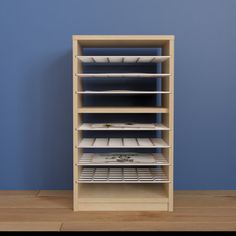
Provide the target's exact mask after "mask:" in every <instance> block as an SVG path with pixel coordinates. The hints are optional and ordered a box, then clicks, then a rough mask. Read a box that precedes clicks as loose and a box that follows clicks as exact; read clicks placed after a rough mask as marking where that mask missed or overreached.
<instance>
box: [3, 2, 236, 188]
mask: <svg viewBox="0 0 236 236" xmlns="http://www.w3.org/2000/svg"><path fill="white" fill-rule="evenodd" d="M235 10H236V1H235V0H225V1H223V0H179V1H176V0H119V1H111V0H100V1H96V0H94V1H92V0H84V1H80V0H20V1H19V0H0V72H1V73H0V109H1V110H0V112H1V115H0V126H1V127H0V128H1V129H0V160H1V164H0V189H67V188H71V187H72V93H71V91H72V79H71V78H72V75H71V67H72V65H71V36H72V35H73V34H174V35H175V36H176V44H175V46H176V51H175V55H176V57H175V74H176V80H175V188H176V189H236V171H235V167H236V154H235V146H236V143H235V140H236V139H235V131H236V122H235V121H236V105H235V101H236V92H235V89H236V78H235V74H236V73H235V72H236V70H235V68H236V65H235V55H236V47H235V42H236V27H235V23H236V14H235Z"/></svg>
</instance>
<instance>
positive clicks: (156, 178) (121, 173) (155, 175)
mask: <svg viewBox="0 0 236 236" xmlns="http://www.w3.org/2000/svg"><path fill="white" fill-rule="evenodd" d="M77 182H78V183H169V182H170V181H169V180H168V177H167V176H166V174H165V173H164V171H163V170H162V168H161V167H160V166H158V167H153V168H152V167H83V168H82V172H81V175H80V177H79V180H78V181H77Z"/></svg>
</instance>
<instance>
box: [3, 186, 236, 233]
mask: <svg viewBox="0 0 236 236" xmlns="http://www.w3.org/2000/svg"><path fill="white" fill-rule="evenodd" d="M36 192H37V191H36ZM36 192H35V193H36ZM72 195H73V193H72V191H49V190H44V191H40V192H39V193H38V194H34V195H32V191H29V192H27V191H19V192H18V191H12V192H11V191H7V194H6V191H0V231H27V230H29V231H40V230H41V231H50V230H52V231H58V230H62V231H84V230H85V231H99V230H100V231H101V230H103V231H104V230H105V231H109V230H110V231H129V230H132V231H133V230H136V231H176V230H180V231H186V230H188V231H202V230H205V231H235V230H236V190H230V191H216V190H214V191H199V190H198V191H175V194H174V203H175V205H174V212H138V211H134V212H104V211H103V212H79V213H78V212H73V210H72V199H73V198H72ZM9 198H10V199H9ZM7 199H9V200H7ZM23 199H24V200H23ZM6 203H7V204H6Z"/></svg>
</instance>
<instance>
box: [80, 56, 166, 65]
mask: <svg viewBox="0 0 236 236" xmlns="http://www.w3.org/2000/svg"><path fill="white" fill-rule="evenodd" d="M77 58H78V60H79V61H81V62H83V63H106V64H113V63H122V64H123V63H139V64H141V63H162V62H165V61H167V60H168V59H169V58H170V56H77Z"/></svg>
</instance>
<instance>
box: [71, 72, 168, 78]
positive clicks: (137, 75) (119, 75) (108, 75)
mask: <svg viewBox="0 0 236 236" xmlns="http://www.w3.org/2000/svg"><path fill="white" fill-rule="evenodd" d="M75 75H76V76H78V77H80V78H85V77H87V78H159V77H169V76H170V75H171V74H156V73H76V74H75Z"/></svg>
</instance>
